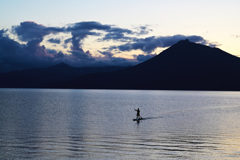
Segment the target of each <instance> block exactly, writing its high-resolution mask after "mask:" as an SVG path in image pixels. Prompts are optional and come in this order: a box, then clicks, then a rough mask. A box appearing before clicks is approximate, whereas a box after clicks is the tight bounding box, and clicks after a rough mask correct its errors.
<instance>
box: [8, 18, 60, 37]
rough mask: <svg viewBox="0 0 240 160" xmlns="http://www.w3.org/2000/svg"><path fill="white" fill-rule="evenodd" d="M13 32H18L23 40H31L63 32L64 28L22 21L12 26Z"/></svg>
mask: <svg viewBox="0 0 240 160" xmlns="http://www.w3.org/2000/svg"><path fill="white" fill-rule="evenodd" d="M12 30H13V33H15V34H17V36H18V38H19V39H20V40H21V41H25V42H26V41H31V40H34V39H42V38H43V37H44V36H46V35H48V34H50V33H53V34H56V33H59V32H63V31H64V28H59V27H45V26H43V25H40V24H37V23H35V22H31V21H26V22H21V23H20V25H19V26H14V27H12Z"/></svg>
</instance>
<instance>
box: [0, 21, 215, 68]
mask: <svg viewBox="0 0 240 160" xmlns="http://www.w3.org/2000/svg"><path fill="white" fill-rule="evenodd" d="M151 31H152V30H151V29H150V28H149V26H147V25H145V26H144V25H142V26H138V27H135V28H134V29H132V30H131V29H126V28H121V27H117V26H115V25H108V24H101V23H99V22H95V21H90V22H78V23H73V24H69V25H66V26H65V27H47V26H44V25H41V24H38V23H36V22H31V21H26V22H22V23H20V25H17V26H13V27H12V29H11V30H4V29H2V30H0V72H7V71H13V70H20V69H25V68H34V67H47V66H50V65H54V64H56V63H60V62H65V63H68V64H70V65H73V66H76V67H83V66H102V65H133V64H137V63H139V62H143V61H145V60H147V59H149V58H151V57H153V56H155V55H156V54H152V52H153V51H154V50H155V49H156V48H158V47H162V48H164V47H169V46H171V45H173V44H175V43H177V42H178V41H180V40H183V39H189V40H190V41H192V42H198V43H202V44H208V45H211V46H216V45H218V44H217V43H209V42H208V41H206V40H204V39H203V38H202V37H201V36H196V35H193V36H184V35H174V36H152V37H146V38H139V37H140V36H141V37H142V36H143V35H147V34H148V33H149V32H151ZM11 34H14V35H16V36H17V37H18V39H19V40H20V41H18V40H15V39H11V38H10V37H12V36H10V35H11ZM52 34H55V35H54V36H52ZM58 34H59V35H60V36H61V37H60V36H59V37H57V36H58ZM63 34H66V35H67V36H66V37H67V38H65V39H64V38H63V37H65V35H64V36H63ZM69 36H70V37H69ZM89 36H95V37H97V41H101V42H103V43H104V42H105V43H108V41H113V43H115V44H116V45H112V46H110V44H109V45H108V46H104V48H99V49H98V53H100V54H101V55H102V56H99V57H97V56H93V55H94V54H92V53H90V51H88V50H87V49H86V51H84V49H85V48H84V49H83V47H82V46H83V44H84V42H85V41H84V40H85V39H86V38H88V37H89ZM56 37H57V38H56ZM44 38H46V39H47V38H48V39H47V40H46V41H44V44H45V45H46V43H54V44H55V45H56V46H57V45H61V46H60V47H64V52H68V53H70V54H64V53H63V51H57V50H55V49H52V48H46V47H45V46H44V45H42V42H43V40H44ZM22 42H25V43H24V44H22ZM61 42H63V44H61ZM111 43H112V42H111ZM69 44H70V45H69ZM46 46H48V45H46ZM50 46H52V45H50ZM60 47H59V48H60ZM101 50H103V51H101ZM132 50H141V51H143V52H144V54H141V55H134V56H133V58H132V59H126V58H121V57H116V56H115V54H116V53H119V55H120V53H121V52H125V51H132Z"/></svg>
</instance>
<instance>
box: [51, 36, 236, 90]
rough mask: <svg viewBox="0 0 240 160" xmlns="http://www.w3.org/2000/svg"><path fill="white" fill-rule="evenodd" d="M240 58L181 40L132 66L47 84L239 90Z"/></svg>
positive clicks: (121, 87) (80, 86) (90, 86)
mask: <svg viewBox="0 0 240 160" xmlns="http://www.w3.org/2000/svg"><path fill="white" fill-rule="evenodd" d="M239 82H240V59H239V58H238V57H236V56H233V55H231V54H229V53H226V52H224V51H222V50H220V49H218V48H211V47H208V46H205V45H201V44H196V43H192V42H190V41H188V40H182V41H179V42H178V43H176V44H175V45H173V46H171V47H170V48H168V49H166V50H165V51H163V52H162V53H160V54H159V55H157V56H155V57H153V58H152V59H149V60H147V61H145V62H143V63H141V64H138V65H136V66H133V67H130V68H127V69H124V70H120V71H115V72H110V73H95V74H88V75H84V76H80V77H78V78H74V79H72V80H70V81H65V82H61V83H52V84H51V85H48V86H46V87H50V88H82V89H84V88H85V89H151V90H161V89H163V90H240V84H239Z"/></svg>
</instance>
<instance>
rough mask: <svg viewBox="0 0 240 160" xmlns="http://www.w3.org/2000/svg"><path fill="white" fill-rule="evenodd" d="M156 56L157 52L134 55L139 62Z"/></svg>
mask: <svg viewBox="0 0 240 160" xmlns="http://www.w3.org/2000/svg"><path fill="white" fill-rule="evenodd" d="M154 56H156V54H149V55H142V54H140V55H135V56H134V57H135V58H136V59H137V61H138V62H144V61H146V60H148V59H151V58H153V57H154Z"/></svg>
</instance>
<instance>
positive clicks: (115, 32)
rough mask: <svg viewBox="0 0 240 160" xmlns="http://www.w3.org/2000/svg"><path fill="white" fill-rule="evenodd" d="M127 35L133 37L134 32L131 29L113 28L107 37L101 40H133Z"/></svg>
mask: <svg viewBox="0 0 240 160" xmlns="http://www.w3.org/2000/svg"><path fill="white" fill-rule="evenodd" d="M125 34H128V35H132V34H134V32H133V31H131V30H129V29H122V28H111V29H109V30H108V33H107V34H106V35H105V37H104V38H102V39H100V40H114V41H127V40H131V39H132V38H131V37H128V36H125Z"/></svg>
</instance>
